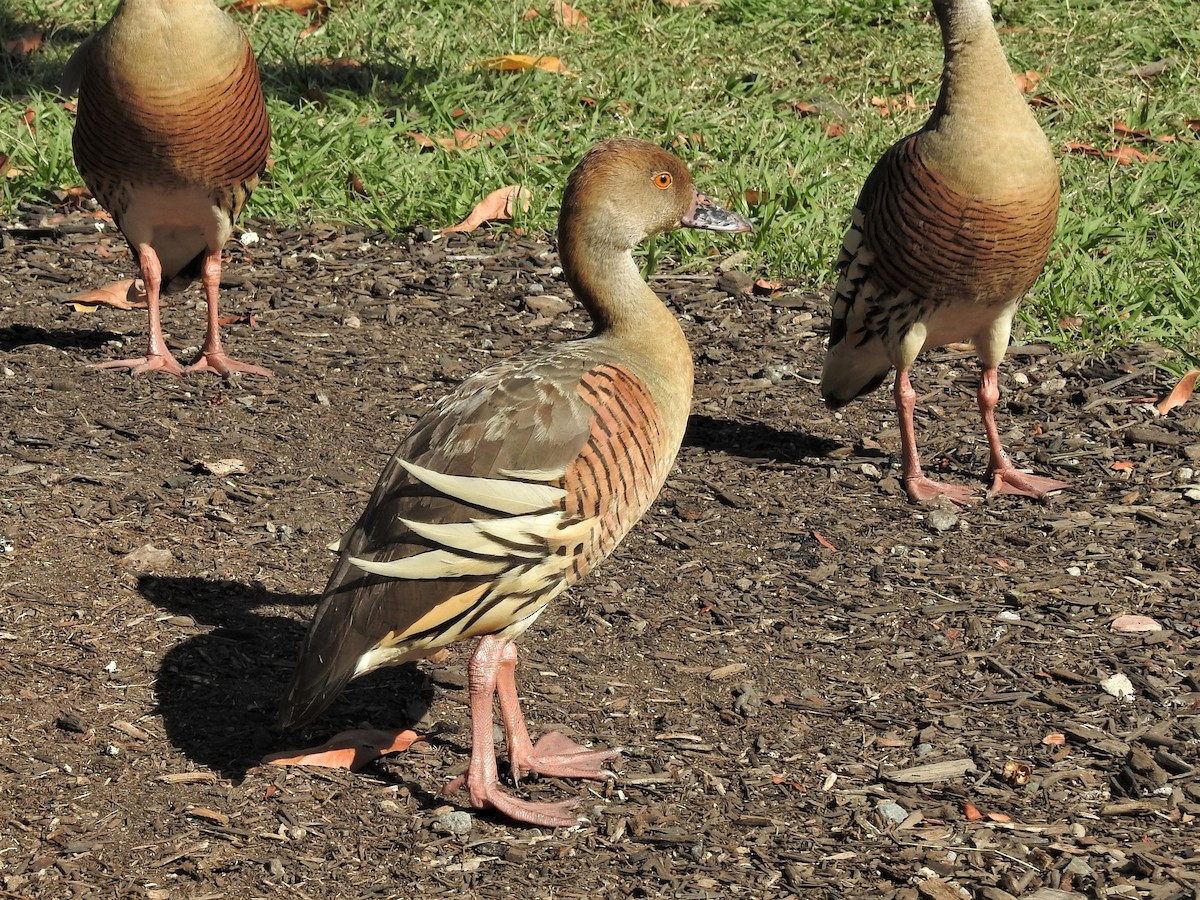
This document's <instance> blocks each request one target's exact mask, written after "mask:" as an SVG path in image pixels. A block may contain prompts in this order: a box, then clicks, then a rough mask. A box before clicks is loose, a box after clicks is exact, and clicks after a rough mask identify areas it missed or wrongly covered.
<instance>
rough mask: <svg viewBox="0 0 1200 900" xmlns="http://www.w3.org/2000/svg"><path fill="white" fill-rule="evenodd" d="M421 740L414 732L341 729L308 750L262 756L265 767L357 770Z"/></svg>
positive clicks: (285, 751)
mask: <svg viewBox="0 0 1200 900" xmlns="http://www.w3.org/2000/svg"><path fill="white" fill-rule="evenodd" d="M419 740H421V735H419V734H417V733H416V732H415V731H401V732H399V733H397V732H395V731H378V730H375V729H371V728H359V729H354V730H352V731H343V732H342V733H341V734H338V735H335V736H334V737H332V738H330V739H329V740H328V741H326V742H325V743H324V744H322V745H321V746H320V747H313V748H312V749H310V750H284V751H282V752H280V753H272V754H270V755H269V756H264V757H263V763H265V764H266V765H269V766H323V767H325V768H327V769H349V770H350V771H351V772H357V771H358V770H359V769H361V768H362V767H363V766H365V765H366V764H367V763H369V762H371V760H373V759H378V758H379V757H381V756H385V755H386V754H388V753H400V752H401V751H403V750H407V749H408V748H409V747H411V746H412V745H413V744H414V743H416V742H417V741H419Z"/></svg>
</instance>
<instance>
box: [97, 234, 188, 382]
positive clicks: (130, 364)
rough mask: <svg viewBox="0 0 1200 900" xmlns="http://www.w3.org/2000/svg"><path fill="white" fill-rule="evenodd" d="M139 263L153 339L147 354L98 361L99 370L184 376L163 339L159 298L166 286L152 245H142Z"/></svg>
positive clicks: (181, 368)
mask: <svg viewBox="0 0 1200 900" xmlns="http://www.w3.org/2000/svg"><path fill="white" fill-rule="evenodd" d="M138 265H139V266H141V269H142V278H143V280H144V281H145V282H146V308H147V310H148V311H149V315H150V339H149V343H148V345H147V349H146V355H145V356H141V357H137V358H135V359H118V360H113V361H111V362H102V363H96V365H95V368H97V369H118V368H127V369H129V371H130V373H131V374H133V375H141V374H142V373H143V372H153V371H156V370H161V371H163V372H169V373H170V374H172V375H182V374H183V367H182V366H180V365H179V363H178V361H177V360H176V359H175V357H174V356H172V355H171V351H170V350H168V349H167V344H166V341H164V340H163V334H162V322H161V320H160V318H159V310H158V299H159V293H160V290H161V288H162V266H161V265H160V264H159V262H158V254H156V253H155V252H154V248H153V247H150V246H149V245H147V246H143V247H139V248H138Z"/></svg>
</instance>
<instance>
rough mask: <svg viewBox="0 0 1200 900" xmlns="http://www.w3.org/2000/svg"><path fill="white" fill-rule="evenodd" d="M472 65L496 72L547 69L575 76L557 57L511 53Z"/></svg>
mask: <svg viewBox="0 0 1200 900" xmlns="http://www.w3.org/2000/svg"><path fill="white" fill-rule="evenodd" d="M471 65H472V66H473V67H475V68H479V69H491V70H492V71H494V72H524V71H525V70H527V69H545V70H546V71H547V72H554V73H556V74H558V75H574V74H575V73H574V72H572V71H570V70H569V69H568V68H567V67H566V66H565V65H564V64H563V61H562V60H561V59H559V58H558V57H557V56H527V55H526V54H524V53H509V54H506V55H504V56H493V57H491V58H490V59H480V60H477V61H475V62H473V63H471Z"/></svg>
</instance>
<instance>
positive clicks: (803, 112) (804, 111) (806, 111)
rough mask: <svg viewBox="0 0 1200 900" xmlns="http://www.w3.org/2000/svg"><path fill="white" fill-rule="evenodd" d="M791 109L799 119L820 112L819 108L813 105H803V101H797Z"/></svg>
mask: <svg viewBox="0 0 1200 900" xmlns="http://www.w3.org/2000/svg"><path fill="white" fill-rule="evenodd" d="M792 109H793V110H794V111H795V112H797V113H798V114H799V115H800V117H801V118H804V117H805V116H815V115H818V114H819V113H820V112H821V108H820V107H819V106H817V105H816V104H814V103H805V102H804V101H803V100H797V101H796V102H795V103H793V104H792Z"/></svg>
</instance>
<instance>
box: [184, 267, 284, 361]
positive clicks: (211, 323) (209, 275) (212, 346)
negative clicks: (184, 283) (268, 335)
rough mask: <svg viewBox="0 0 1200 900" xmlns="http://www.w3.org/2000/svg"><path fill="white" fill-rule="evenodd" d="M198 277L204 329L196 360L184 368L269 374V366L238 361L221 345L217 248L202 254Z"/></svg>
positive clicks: (219, 269) (219, 278)
mask: <svg viewBox="0 0 1200 900" xmlns="http://www.w3.org/2000/svg"><path fill="white" fill-rule="evenodd" d="M202 280H203V282H204V299H205V301H206V302H207V304H208V333H207V334H205V336H204V346H203V347H201V348H200V355H199V356H197V357H196V361H195V362H194V363H192V364H191V365H190V366H188V367H187V371H188V372H213V373H215V374H217V375H229V374H230V373H232V372H244V373H245V374H247V375H261V376H263V377H264V378H270V377H271V375H272V374H273V373H272V372H271V370H270V369H264V368H263V367H262V366H252V365H250V364H249V363H243V362H238V361H237V360H236V359H233V358H232V357H230V356H227V355H226V353H225V350H224V349H223V348H222V347H221V325H220V322H218V313H217V294H218V292H219V291H220V288H221V250H220V248H217V249H216V250H215V251H209V252H208V253H206V254H204V267H203V274H202Z"/></svg>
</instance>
